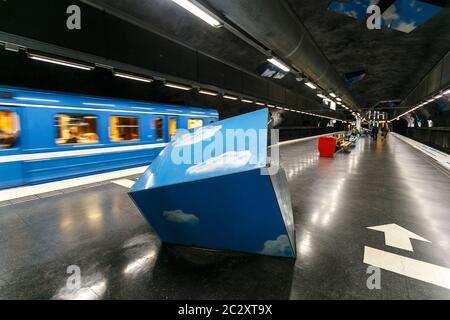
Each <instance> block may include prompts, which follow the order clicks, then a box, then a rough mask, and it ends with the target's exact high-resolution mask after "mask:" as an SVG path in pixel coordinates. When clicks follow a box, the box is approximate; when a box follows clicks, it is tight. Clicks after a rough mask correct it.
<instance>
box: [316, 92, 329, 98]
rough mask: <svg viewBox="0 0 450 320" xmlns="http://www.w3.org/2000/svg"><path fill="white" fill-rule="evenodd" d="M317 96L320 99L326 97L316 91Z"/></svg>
mask: <svg viewBox="0 0 450 320" xmlns="http://www.w3.org/2000/svg"><path fill="white" fill-rule="evenodd" d="M317 96H318V97H319V98H322V99H328V98H327V97H326V96H325V95H323V94H321V93H318V94H317Z"/></svg>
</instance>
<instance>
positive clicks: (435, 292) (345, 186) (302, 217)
mask: <svg viewBox="0 0 450 320" xmlns="http://www.w3.org/2000/svg"><path fill="white" fill-rule="evenodd" d="M316 145H317V141H309V142H305V143H298V144H292V145H287V146H284V147H282V149H281V155H282V162H283V166H284V167H285V168H286V172H287V175H288V179H289V183H290V189H291V193H292V199H293V209H294V214H295V219H296V230H297V242H298V243H297V250H298V258H297V260H296V261H291V260H288V259H277V258H270V257H262V256H253V255H240V254H230V253H223V254H215V253H214V254H213V253H203V252H196V251H194V252H191V251H186V250H185V249H180V248H174V247H163V248H161V245H160V243H159V241H158V239H157V237H156V235H155V234H154V232H153V231H152V230H151V228H150V227H149V226H148V225H147V223H146V222H145V221H144V220H143V219H142V218H141V217H140V215H139V213H138V212H137V210H136V209H135V207H134V205H133V204H132V202H131V201H130V200H129V198H128V196H127V194H126V189H125V188H123V187H120V186H118V185H114V184H107V185H102V186H98V187H95V188H91V189H87V190H81V191H77V192H73V193H70V194H65V195H58V196H56V197H51V198H48V199H41V200H36V201H31V202H25V203H21V204H16V205H13V206H6V207H0V298H2V299H344V298H348V299H431V298H434V299H450V290H448V289H444V288H441V287H438V286H435V285H431V284H428V283H424V282H421V281H418V280H413V279H409V278H406V277H405V276H401V275H397V274H393V273H390V272H387V271H382V274H381V275H382V278H381V289H380V290H368V289H367V286H366V281H367V278H368V275H367V274H366V270H367V266H366V265H364V263H363V255H364V246H371V247H373V248H377V249H381V250H386V251H389V252H392V253H396V254H401V255H403V256H407V257H410V258H413V259H419V260H422V261H426V262H429V263H433V264H436V265H440V266H443V267H446V268H450V212H449V209H448V208H449V207H450V200H449V199H450V198H449V197H448V195H449V194H450V179H449V177H447V176H446V175H445V174H443V173H442V172H441V171H439V170H438V169H436V168H435V166H434V165H433V164H432V163H430V162H428V160H427V159H425V158H424V157H423V156H421V155H420V154H419V153H418V152H417V151H415V150H413V149H412V148H411V147H409V146H408V145H406V144H405V143H403V142H402V141H400V140H398V139H396V138H394V137H391V138H390V140H389V141H388V142H382V141H379V142H378V143H377V144H374V143H373V142H370V141H369V140H364V139H363V140H361V141H360V142H359V143H358V145H357V147H356V148H355V149H354V150H353V152H352V153H351V154H338V155H337V156H336V158H335V159H334V160H333V159H320V158H319V157H318V155H317V152H316ZM390 223H396V224H398V225H401V226H402V227H405V228H407V229H409V230H411V231H413V232H415V233H417V234H419V235H422V236H424V237H425V238H427V239H428V240H430V241H432V243H431V244H430V243H425V242H414V243H413V245H414V249H415V251H414V252H405V251H403V252H402V250H400V249H396V248H389V247H386V245H385V242H384V235H383V234H382V233H379V232H374V231H371V230H368V229H367V227H370V226H377V225H381V224H390ZM73 265H76V266H79V267H80V269H81V276H82V288H81V289H78V290H75V289H74V290H71V289H70V288H68V287H67V285H66V284H67V280H68V277H69V276H70V275H69V274H67V268H68V267H69V266H73Z"/></svg>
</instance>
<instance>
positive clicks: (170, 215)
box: [163, 210, 200, 225]
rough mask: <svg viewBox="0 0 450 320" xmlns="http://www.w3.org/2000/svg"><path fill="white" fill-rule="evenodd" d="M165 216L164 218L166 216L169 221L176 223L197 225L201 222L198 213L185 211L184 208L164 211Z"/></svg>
mask: <svg viewBox="0 0 450 320" xmlns="http://www.w3.org/2000/svg"><path fill="white" fill-rule="evenodd" d="M163 216H164V218H166V220H167V221H170V222H174V223H180V224H190V225H196V224H199V223H200V219H199V218H197V216H196V215H194V214H190V213H184V212H183V211H182V210H175V211H164V213H163Z"/></svg>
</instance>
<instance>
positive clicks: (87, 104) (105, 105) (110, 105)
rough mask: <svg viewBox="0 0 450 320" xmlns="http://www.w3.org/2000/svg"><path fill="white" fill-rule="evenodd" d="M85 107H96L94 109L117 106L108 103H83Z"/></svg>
mask: <svg viewBox="0 0 450 320" xmlns="http://www.w3.org/2000/svg"><path fill="white" fill-rule="evenodd" d="M83 105H85V106H94V107H115V106H116V105H115V104H108V103H93V102H83Z"/></svg>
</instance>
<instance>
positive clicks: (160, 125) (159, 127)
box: [155, 118, 164, 140]
mask: <svg viewBox="0 0 450 320" xmlns="http://www.w3.org/2000/svg"><path fill="white" fill-rule="evenodd" d="M155 130H156V139H157V140H163V139H164V122H163V119H162V118H156V119H155Z"/></svg>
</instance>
